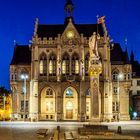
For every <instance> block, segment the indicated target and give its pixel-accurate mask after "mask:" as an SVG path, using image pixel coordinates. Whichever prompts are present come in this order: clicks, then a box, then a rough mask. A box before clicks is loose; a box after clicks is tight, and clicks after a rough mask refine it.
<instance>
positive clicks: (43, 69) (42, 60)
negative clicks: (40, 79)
mask: <svg viewBox="0 0 140 140" xmlns="http://www.w3.org/2000/svg"><path fill="white" fill-rule="evenodd" d="M39 72H40V75H41V76H46V73H47V60H46V56H45V54H43V55H42V56H41V58H40V61H39Z"/></svg>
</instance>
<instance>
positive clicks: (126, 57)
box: [124, 47, 130, 64]
mask: <svg viewBox="0 0 140 140" xmlns="http://www.w3.org/2000/svg"><path fill="white" fill-rule="evenodd" d="M124 57H125V58H124V59H125V62H126V64H128V63H130V61H129V57H128V51H127V47H125V52H124Z"/></svg>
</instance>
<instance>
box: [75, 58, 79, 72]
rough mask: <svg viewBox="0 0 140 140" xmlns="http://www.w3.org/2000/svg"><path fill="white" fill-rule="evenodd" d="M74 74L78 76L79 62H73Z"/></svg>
mask: <svg viewBox="0 0 140 140" xmlns="http://www.w3.org/2000/svg"><path fill="white" fill-rule="evenodd" d="M75 74H79V61H78V60H75Z"/></svg>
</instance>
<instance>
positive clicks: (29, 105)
mask: <svg viewBox="0 0 140 140" xmlns="http://www.w3.org/2000/svg"><path fill="white" fill-rule="evenodd" d="M72 9H73V8H72ZM70 15H71V14H70ZM38 22H39V21H38V19H36V23H35V30H34V35H33V37H32V44H31V45H30V46H20V45H16V46H15V51H14V56H13V59H12V62H11V65H10V85H11V89H12V91H13V94H12V96H13V97H12V99H13V103H12V105H13V118H14V119H18V120H22V119H23V118H24V115H26V116H25V118H26V119H30V120H55V121H61V120H77V121H108V120H117V119H118V114H119V119H120V120H129V94H128V90H129V88H130V84H131V76H130V77H128V76H129V73H131V65H130V63H129V62H128V61H127V60H126V59H125V58H127V57H126V56H125V54H126V53H125V52H123V51H122V50H121V47H120V46H119V44H114V47H113V48H112V46H111V44H110V39H109V37H108V34H107V30H106V27H105V24H104V23H101V24H75V23H74V21H73V17H67V18H66V21H65V23H64V24H62V25H40V24H39V23H38ZM97 29H98V30H97ZM94 32H95V34H96V33H97V32H98V34H99V40H96V41H97V42H96V43H97V46H96V49H95V50H96V55H95V56H97V54H98V56H97V57H91V54H92V53H91V51H90V47H89V44H90V40H89V39H90V37H91V36H92V35H93V33H94ZM114 53H115V55H118V56H117V57H116V56H114ZM119 56H120V57H119ZM124 56H125V57H124ZM118 57H119V58H118ZM127 59H128V58H127ZM119 73H125V79H123V80H120V81H118V80H117V79H116V76H117V77H118V74H119ZM21 74H28V79H27V81H26V88H27V90H26V91H27V92H26V94H24V92H25V86H24V81H23V80H22V79H21V77H20V76H21ZM118 82H119V87H120V88H118V87H117V86H118ZM23 87H24V88H23ZM115 88H117V93H116V91H115ZM118 89H119V93H118ZM25 96H26V101H27V102H26V105H25V106H26V109H25V108H24V103H25V102H23V101H24V99H25ZM118 96H119V97H118Z"/></svg>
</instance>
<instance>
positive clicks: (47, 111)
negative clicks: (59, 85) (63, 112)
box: [40, 87, 56, 120]
mask: <svg viewBox="0 0 140 140" xmlns="http://www.w3.org/2000/svg"><path fill="white" fill-rule="evenodd" d="M55 111H56V109H55V92H54V90H53V89H52V88H50V87H46V88H44V89H43V90H42V92H41V114H40V119H41V120H55V119H56V115H55Z"/></svg>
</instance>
